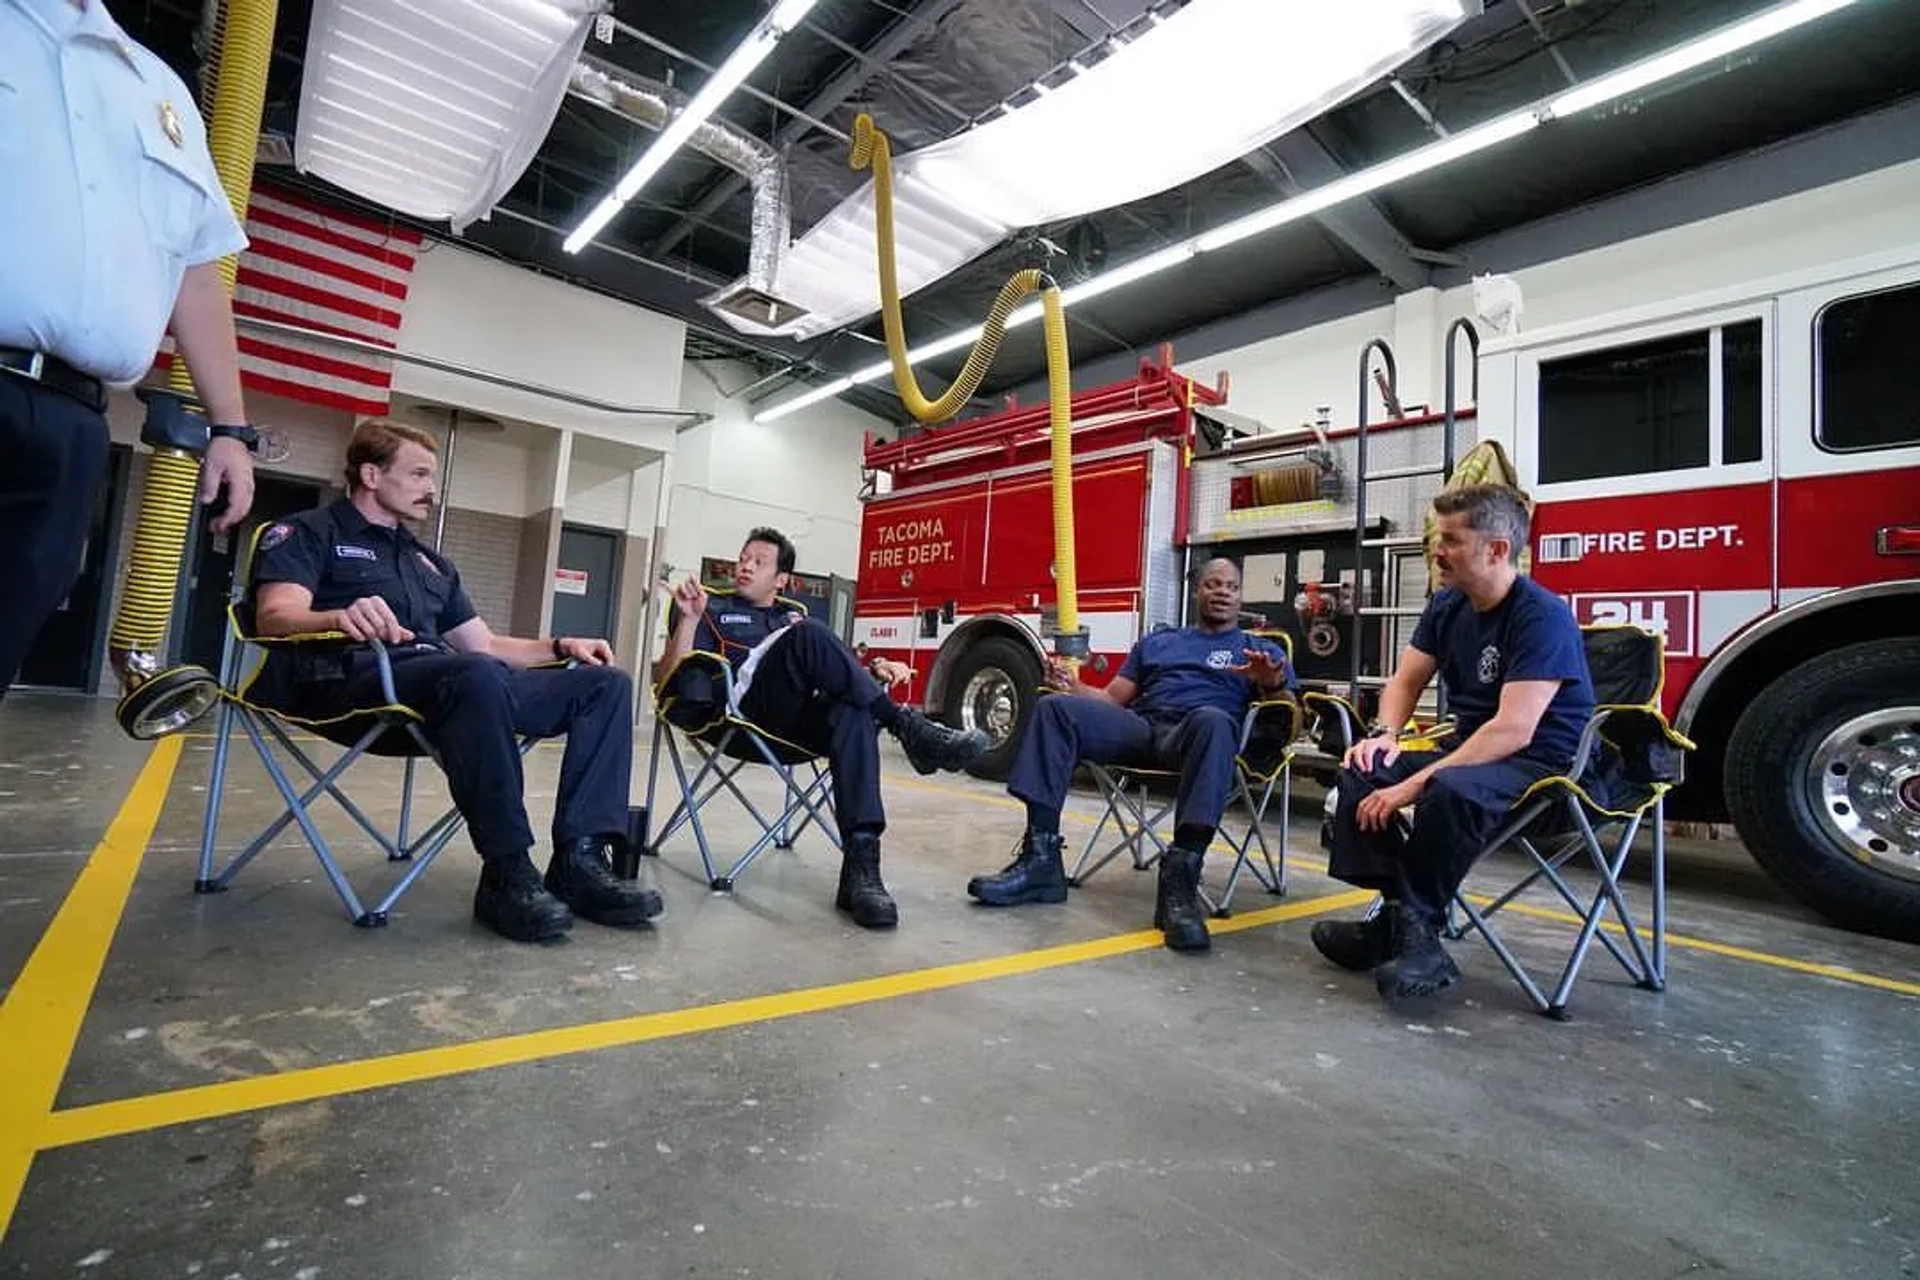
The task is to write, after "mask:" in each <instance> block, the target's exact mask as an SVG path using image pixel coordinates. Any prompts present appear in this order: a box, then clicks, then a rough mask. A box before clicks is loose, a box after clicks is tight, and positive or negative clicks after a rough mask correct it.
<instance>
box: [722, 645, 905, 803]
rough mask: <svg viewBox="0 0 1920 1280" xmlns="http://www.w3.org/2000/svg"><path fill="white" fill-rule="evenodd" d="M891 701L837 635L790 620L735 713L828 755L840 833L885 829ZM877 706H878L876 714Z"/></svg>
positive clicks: (788, 739)
mask: <svg viewBox="0 0 1920 1280" xmlns="http://www.w3.org/2000/svg"><path fill="white" fill-rule="evenodd" d="M891 709H892V703H891V700H890V699H889V698H888V697H887V691H886V690H885V689H883V688H881V687H880V685H879V684H877V683H876V682H875V681H874V678H873V676H872V675H870V674H869V673H868V672H867V671H866V669H865V668H863V667H862V666H861V665H860V660H859V659H858V658H856V657H854V656H853V650H851V649H849V648H847V646H846V645H844V644H842V643H841V642H840V637H838V636H836V635H834V634H833V632H831V631H829V630H827V629H826V628H825V627H823V626H821V625H820V624H818V623H815V622H799V623H795V624H794V625H793V626H791V627H788V628H787V629H786V631H785V632H784V633H782V635H781V637H780V639H779V640H777V641H775V642H774V646H773V647H772V648H771V649H769V650H767V652H766V653H765V654H764V655H763V656H762V657H761V659H760V665H759V666H757V667H755V668H754V671H753V682H752V683H751V684H749V685H748V686H747V691H746V693H745V694H744V695H742V697H741V699H740V714H741V716H743V717H744V718H746V719H748V720H750V721H752V722H753V723H754V724H756V725H758V726H760V727H761V728H762V729H765V730H766V731H767V732H768V733H770V734H772V735H774V736H775V737H777V738H784V739H785V740H786V741H788V742H791V743H793V744H794V745H796V746H799V747H804V748H806V749H807V750H808V751H812V752H814V753H815V754H817V755H823V756H825V757H826V758H827V762H828V764H829V765H830V766H831V767H832V769H833V807H834V815H835V817H836V818H837V819H838V821H839V825H840V836H841V839H842V840H845V839H847V838H848V837H850V836H852V835H853V834H854V833H856V832H860V831H866V832H871V833H872V834H874V835H878V834H879V833H880V832H882V831H884V830H886V827H887V814H886V810H885V809H884V808H883V807H882V806H881V804H880V729H879V724H880V717H881V716H884V715H886V714H887V712H889V711H890V710H891ZM876 713H877V714H876Z"/></svg>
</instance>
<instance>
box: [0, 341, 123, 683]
mask: <svg viewBox="0 0 1920 1280" xmlns="http://www.w3.org/2000/svg"><path fill="white" fill-rule="evenodd" d="M106 466H107V420H106V418H105V417H103V416H102V415H101V413H100V411H99V410H97V409H93V408H90V407H88V406H87V405H83V404H81V403H80V402H79V401H78V400H75V399H73V398H72V397H70V396H67V395H65V394H63V393H61V392H58V391H53V390H49V389H48V388H46V387H44V386H41V385H40V384H39V383H37V382H29V381H27V380H26V379H24V378H19V377H15V376H14V375H13V374H10V373H0V547H5V548H6V558H7V561H6V566H5V568H4V569H3V570H0V697H4V696H5V695H6V690H7V687H8V686H9V685H11V684H12V683H13V680H14V677H15V676H17V675H18V674H19V673H20V664H21V663H22V662H24V661H25V660H26V656H27V651H28V650H29V649H31V648H33V642H34V640H35V638H37V637H38V636H39V634H40V628H41V627H43V626H45V625H46V621H47V619H48V618H49V617H51V616H52V615H53V611H54V610H55V609H57V608H58V607H59V606H60V602H61V601H62V600H64V599H66V596H67V592H68V591H70V590H71V589H72V588H73V582H74V579H75V578H76V577H78V576H79V573H80V553H81V551H82V549H83V548H84V547H85V546H86V541H87V525H88V522H89V521H91V520H92V518H93V502H94V496H95V492H96V490H97V489H98V488H99V486H100V477H101V475H102V474H103V473H104V472H105V471H106Z"/></svg>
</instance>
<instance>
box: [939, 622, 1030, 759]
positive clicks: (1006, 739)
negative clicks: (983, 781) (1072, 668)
mask: <svg viewBox="0 0 1920 1280" xmlns="http://www.w3.org/2000/svg"><path fill="white" fill-rule="evenodd" d="M1041 674H1042V673H1041V668H1040V662H1039V659H1037V658H1035V657H1034V656H1033V651H1032V650H1030V649H1028V648H1027V647H1026V646H1024V645H1022V644H1020V643H1019V642H1018V641H1015V640H1009V639H1006V638H1005V637H1003V636H993V637H989V638H988V639H985V640H982V641H980V642H979V643H978V644H974V645H970V646H968V648H967V650H966V652H964V653H962V654H961V655H960V658H959V660H958V661H957V662H955V663H954V664H953V671H952V673H951V674H950V675H949V676H948V677H947V688H946V700H945V705H944V706H943V707H942V708H941V718H942V719H943V720H945V721H946V722H947V723H948V724H950V725H952V726H954V727H955V728H958V729H973V728H978V729H984V730H986V731H987V735H988V736H989V737H990V738H992V739H993V745H992V746H991V747H989V748H987V750H986V752H985V753H984V754H983V755H981V756H980V758H979V759H977V760H975V761H974V762H973V763H972V764H970V765H968V766H967V772H968V773H971V774H972V775H974V776H975V777H976V778H989V779H992V780H993V781H995V782H999V781H1002V780H1003V779H1005V778H1006V776H1007V773H1008V771H1009V770H1010V769H1012V768H1013V753H1014V749H1015V748H1016V747H1018V746H1019V745H1020V735H1021V734H1023V733H1025V732H1026V730H1027V721H1028V720H1029V719H1031V718H1032V716H1033V706H1034V703H1035V702H1037V701H1039V698H1040V681H1041ZM976 681H979V682H980V683H979V684H978V685H977V686H976V683H975V682H976ZM970 687H971V698H972V701H973V705H972V706H971V707H969V706H968V705H967V703H968V700H969V696H970V695H969V689H970Z"/></svg>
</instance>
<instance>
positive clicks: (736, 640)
mask: <svg viewBox="0 0 1920 1280" xmlns="http://www.w3.org/2000/svg"><path fill="white" fill-rule="evenodd" d="M805 616H806V611H805V610H803V609H801V608H800V607H799V606H798V605H796V604H794V602H793V601H791V600H782V599H780V598H779V597H777V596H776V597H775V598H774V601H773V603H772V604H751V603H749V602H748V600H747V598H746V597H745V596H742V595H736V594H735V593H734V592H731V591H723V592H719V593H717V594H713V595H709V596H708V597H707V612H706V614H705V615H704V616H703V617H702V618H701V619H700V625H699V626H698V627H696V628H694V632H693V647H694V648H695V649H699V650H703V651H705V652H707V653H717V654H719V655H720V656H721V657H723V658H725V659H726V660H727V665H728V666H730V667H732V668H733V669H734V670H735V671H738V670H739V669H740V664H741V663H742V662H745V661H746V658H747V655H748V654H749V653H752V652H753V647H754V646H755V645H757V644H759V643H760V642H761V641H762V640H765V639H766V638H767V637H768V636H770V635H772V634H773V633H774V632H776V631H783V630H785V629H786V628H787V627H790V626H792V625H793V624H794V623H795V622H797V621H799V620H800V619H801V618H804V617H805Z"/></svg>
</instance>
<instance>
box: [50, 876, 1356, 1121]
mask: <svg viewBox="0 0 1920 1280" xmlns="http://www.w3.org/2000/svg"><path fill="white" fill-rule="evenodd" d="M1371 896H1372V895H1371V894H1367V893H1363V892H1359V891H1357V890H1356V891H1354V892H1350V893H1334V894H1328V895H1326V896H1325V897H1320V898H1311V899H1308V900H1306V901H1303V902H1294V903H1288V904H1287V905H1285V906H1279V907H1269V908H1266V909H1264V910H1261V911H1249V912H1247V913H1246V914H1245V915H1240V916H1235V917H1234V918H1232V919H1229V920H1219V921H1214V922H1212V923H1211V924H1210V925H1209V926H1208V927H1209V930H1210V931H1211V932H1212V933H1214V934H1223V933H1234V932H1238V931H1239V930H1242V929H1253V928H1258V927H1259V926H1261V925H1267V924H1273V923H1276V922H1278V921H1282V920H1296V919H1299V918H1300V917H1302V916H1313V915H1321V914H1323V913H1325V912H1329V911H1338V910H1341V909H1342V908H1345V907H1352V906H1358V905H1359V904H1360V903H1362V902H1365V901H1366V900H1367V899H1368V898H1369V897H1371ZM1160 945H1161V936H1160V931H1159V930H1158V929H1143V930H1139V931H1136V932H1133V933H1122V934H1116V935H1114V936H1112V937H1106V938H1095V939H1093V940H1091V941H1088V942H1074V943H1068V944H1066V945H1064V946H1058V947H1046V948H1043V949H1041V950H1038V951H1023V952H1019V953H1017V954H1014V955H1005V956H993V957H990V958H988V959H984V960H969V961H965V962H963V963H960V964H950V965H940V966H938V967H936V968H931V969H915V970H910V971H908V972H906V973H895V974H887V975H885V976H882V977H877V978H863V979H860V980H858V981H854V982H842V983H836V984H833V985H831V986H824V987H809V988H806V989H805V990H801V991H788V992H782V993H780V994H778V995H769V996H754V997H751V998H748V999H744V1000H731V1001H727V1002H725V1003H723V1004H713V1005H704V1006H701V1007H698V1008H691V1009H675V1010H671V1011H669V1012H665V1013H649V1014H641V1015H638V1016H635V1017H630V1018H614V1019H611V1020H608V1021H604V1022H589V1023H584V1024H582V1025H579V1026H571V1027H555V1028H552V1029H551V1030H547V1031H532V1032H527V1033H525V1034H521V1035H513V1036H501V1037H498V1038H494V1039H488V1040H476V1041H472V1042H470V1043H467V1044H455V1045H445V1046H441V1047H437V1048H432V1049H417V1050H413V1051H411V1052H408V1053H396V1054H390V1055H387V1056H385V1057H379V1058H366V1059H362V1060H359V1061H355V1062H341V1063H336V1064H333V1065H331V1066H325V1067H309V1068H303V1069H300V1070H295V1071H283V1072H279V1073H276V1074H273V1075H265V1076H255V1077H252V1078H250V1079H246V1080H227V1081H221V1082H220V1083H218V1084H207V1085H198V1086H195V1087H193V1088H187V1089H176V1090H173V1091H171V1092H168V1093H157V1094H149V1095H147V1096H144V1097H138V1098H124V1099H119V1100H116V1101H113V1102H100V1103H94V1104H92V1105H89V1106H83V1107H74V1108H71V1109H69V1110H65V1111H56V1112H54V1113H53V1114H52V1115H51V1116H49V1117H47V1120H46V1124H45V1127H44V1128H43V1129H42V1131H41V1134H40V1145H41V1146H42V1147H60V1146H69V1145H71V1144H73V1143H78V1142H92V1141H96V1140H98V1139H101V1138H111V1137H119V1136H123V1135H126V1134H132V1133H141V1132H145V1131H147V1130H150V1129H159V1128H163V1127H165V1126H168V1125H178V1124H191V1123H196V1122H199V1121H204V1120H212V1119H216V1118H218V1117H222V1116H232V1115H238V1114H240V1113H242V1112H247V1111H255V1110H259V1109H261V1108H264V1107H280V1106H288V1105H290V1104H293V1103H299V1102H311V1101H314V1100H316V1099H319V1098H332V1097H338V1096H340V1095H342V1094H349V1093H360V1092H364V1091H366V1090H369V1089H384V1088H389V1087H391V1086H394V1085H400V1084H412V1083H417V1082H419V1081H422V1080H436V1079H441V1078H444V1077H447V1076H454V1075H464V1074H466V1073H469V1072H474V1071H485V1070H488V1069H490V1068H494V1067H504V1066H510V1065H514V1064H517V1063H526V1062H534V1061H540V1060H544V1059H551V1058H559V1057H566V1056H569V1055H572V1054H579V1053H592V1052H595V1051H597V1050H601V1049H612V1048H617V1047H622V1046H626V1045H635V1044H645V1043H647V1042H649V1041H653V1040H667V1039H672V1038H675V1037H679V1036H688V1035H697V1034H699V1033H701V1032H703V1031H717V1030H720V1029H722V1028H726V1027H737V1026H742V1025H745V1024H747V1023H756V1022H771V1021H775V1020H777V1019H781V1018H791V1017H797V1016H799V1015H802V1014H809V1013H820V1012H824V1011H826V1010H830V1009H844V1008H848V1007H850V1006H852V1005H859V1004H868V1003H872V1002H874V1001H878V1000H891V999H895V998H897V997H900V996H908V995H918V994H921V993H923V992H928V991H940V990H944V989H946V988H949V987H958V986H965V985H967V984H970V983H977V982H986V981H990V980H992V979H996V978H1007V977H1013V976H1015V975H1018V974H1027V973H1037V972H1039V971H1041V970H1043V969H1057V968H1060V967H1062V966H1064V965H1072V964H1084V963H1086V962H1087V961H1089V960H1104V959H1109V958H1111V957H1113V956H1120V955H1126V954H1128V953H1129V952H1135V951H1147V950H1151V949H1153V948H1155V947H1158V946H1160Z"/></svg>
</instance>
